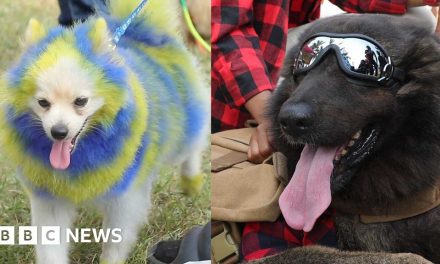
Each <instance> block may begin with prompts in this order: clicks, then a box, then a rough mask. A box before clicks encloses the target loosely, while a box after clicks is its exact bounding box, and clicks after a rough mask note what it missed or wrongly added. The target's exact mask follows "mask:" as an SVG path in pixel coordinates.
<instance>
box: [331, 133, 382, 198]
mask: <svg viewBox="0 0 440 264" xmlns="http://www.w3.org/2000/svg"><path fill="white" fill-rule="evenodd" d="M379 134H380V129H379V128H378V127H376V126H373V125H370V126H367V127H365V128H364V129H362V130H359V131H358V132H356V133H355V134H354V135H353V137H352V138H351V139H350V140H349V141H348V142H347V143H346V144H345V145H343V146H340V147H339V148H338V149H337V151H336V154H335V157H334V159H333V165H334V168H333V172H332V175H331V179H330V181H331V185H330V186H331V192H332V193H333V194H334V193H336V192H338V191H339V190H341V189H342V188H343V187H344V186H345V185H346V184H347V183H348V182H349V181H350V180H351V178H352V176H353V174H354V173H355V172H356V169H357V167H358V166H359V165H360V164H361V163H362V161H364V160H365V159H366V158H367V157H368V156H369V155H370V154H371V153H372V152H373V150H374V147H375V146H376V143H377V139H378V136H379Z"/></svg>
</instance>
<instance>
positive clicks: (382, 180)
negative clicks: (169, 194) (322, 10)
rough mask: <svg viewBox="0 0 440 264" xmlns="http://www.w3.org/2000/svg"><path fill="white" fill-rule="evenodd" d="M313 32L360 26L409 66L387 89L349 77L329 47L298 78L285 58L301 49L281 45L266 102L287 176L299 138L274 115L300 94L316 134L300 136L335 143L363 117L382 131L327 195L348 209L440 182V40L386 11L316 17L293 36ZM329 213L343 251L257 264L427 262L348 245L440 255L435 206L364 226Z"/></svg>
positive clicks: (383, 204) (384, 202)
mask: <svg viewBox="0 0 440 264" xmlns="http://www.w3.org/2000/svg"><path fill="white" fill-rule="evenodd" d="M318 32H333V33H360V34H364V35H367V36H369V37H371V38H373V39H375V40H377V41H378V42H379V43H380V44H381V45H382V46H383V47H384V48H385V50H386V51H387V52H388V54H389V55H390V56H391V58H392V60H393V62H394V65H395V66H397V67H399V68H401V69H403V70H405V71H406V78H407V79H406V83H405V84H403V85H400V87H398V88H399V90H398V91H397V93H393V92H392V91H390V89H389V88H387V87H368V86H363V85H362V84H359V83H353V82H352V81H350V80H349V78H348V77H347V76H346V75H344V74H343V72H342V71H341V70H340V69H339V67H338V65H337V60H336V57H335V56H334V55H332V54H331V55H329V56H327V58H326V59H325V60H323V61H322V63H320V64H319V65H318V66H317V67H315V68H313V69H312V70H311V71H309V72H308V73H307V74H306V75H305V76H303V77H302V78H300V79H299V80H296V81H294V79H293V78H292V71H291V65H292V63H293V59H294V57H295V56H296V55H297V53H298V51H299V48H300V47H299V46H298V45H296V46H294V47H293V48H292V49H291V50H290V51H288V53H287V56H286V59H285V65H284V68H283V72H282V77H283V78H284V80H283V81H282V82H281V84H280V85H279V87H278V88H277V89H276V91H275V93H274V96H273V99H272V101H271V103H270V110H269V112H270V118H271V120H275V122H274V124H273V133H274V137H273V138H274V139H275V140H276V142H275V145H276V147H277V148H278V150H280V151H281V152H284V153H285V154H286V155H287V156H288V157H289V162H290V163H289V167H290V168H289V171H290V175H292V173H293V170H294V168H295V164H296V161H297V160H298V157H299V153H300V151H301V149H302V146H301V145H300V144H295V142H293V144H292V141H294V139H293V140H292V139H289V137H288V136H287V137H286V135H284V133H283V132H282V130H281V129H280V125H279V124H278V122H276V120H278V114H279V112H280V109H281V107H282V106H283V104H289V103H292V102H303V101H306V102H308V103H309V104H312V105H313V108H314V111H315V113H317V116H316V117H315V119H316V120H315V122H314V127H313V131H312V133H313V137H312V140H313V142H311V139H310V137H309V136H310V135H305V136H304V138H300V139H299V141H300V142H306V143H312V144H314V145H320V146H321V145H322V146H335V145H341V144H343V143H344V142H345V141H347V140H349V139H350V138H351V136H352V135H353V134H354V133H355V132H356V131H358V130H359V129H362V128H363V127H365V126H366V125H367V124H371V123H373V124H376V125H378V126H379V127H380V129H381V134H380V135H379V140H378V144H377V146H376V150H375V151H374V153H372V154H371V155H370V156H369V157H368V158H367V159H366V160H364V161H363V162H362V163H361V164H360V165H359V166H358V168H357V172H356V173H355V174H354V175H353V177H352V178H351V180H350V181H349V182H348V183H345V184H344V186H343V188H342V189H341V190H339V191H337V192H335V193H333V195H332V197H333V202H335V201H336V202H337V203H338V204H342V205H344V206H345V207H347V208H350V209H351V210H359V211H363V212H371V213H376V214H377V213H384V214H385V213H386V211H387V208H390V207H393V206H394V205H396V204H397V203H399V202H400V201H402V199H405V198H411V196H412V195H414V194H415V193H417V192H420V191H423V190H425V189H429V188H431V187H432V186H434V185H438V184H440V97H439V96H440V41H439V39H437V38H436V37H435V36H434V35H433V34H432V33H431V32H430V31H429V29H428V28H427V27H426V25H424V24H420V23H419V21H417V20H412V19H403V18H399V17H392V16H387V15H341V16H337V17H331V18H328V19H323V20H319V21H317V22H315V23H314V24H313V25H311V27H310V28H309V29H308V30H306V32H304V33H303V34H302V35H301V37H300V41H299V43H300V44H302V43H303V42H304V41H305V40H306V39H307V38H308V37H310V36H311V35H312V34H315V33H318ZM308 137H309V138H308ZM332 177H333V176H332ZM332 184H333V183H332ZM332 187H334V186H332ZM335 220H336V227H337V234H338V244H339V249H341V250H343V251H338V252H333V253H332V252H329V251H328V250H326V249H322V248H315V247H310V248H304V249H293V250H289V251H287V252H285V253H283V254H281V255H279V256H276V257H273V258H269V259H267V260H264V261H263V262H267V263H426V262H425V261H424V260H423V259H422V258H420V257H418V256H416V255H405V256H401V255H395V254H385V255H384V254H382V253H380V257H379V258H378V255H376V254H379V253H358V254H357V253H356V254H355V255H356V256H358V257H359V258H357V257H354V256H353V254H354V253H348V252H344V251H368V252H379V251H382V252H390V253H414V254H417V255H420V256H423V257H424V258H426V259H428V260H430V261H432V262H434V263H440V207H437V208H435V209H433V210H431V211H429V212H428V213H424V214H422V215H418V216H416V217H411V218H407V219H404V220H399V221H394V222H388V223H378V224H363V223H360V222H359V221H358V220H357V218H356V217H355V216H352V215H346V214H345V215H344V214H338V216H337V217H336V218H335ZM312 255H313V257H311V256H312ZM304 256H309V257H304ZM400 257H401V258H400ZM300 259H301V260H300ZM350 261H351V262H350ZM365 261H370V262H365ZM405 261H406V262H405Z"/></svg>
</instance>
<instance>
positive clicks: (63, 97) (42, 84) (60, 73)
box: [29, 57, 104, 139]
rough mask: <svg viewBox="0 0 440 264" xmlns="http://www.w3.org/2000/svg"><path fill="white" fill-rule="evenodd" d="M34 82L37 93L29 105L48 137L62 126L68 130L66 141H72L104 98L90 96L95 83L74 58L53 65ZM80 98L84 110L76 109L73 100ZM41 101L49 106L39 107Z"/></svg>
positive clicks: (64, 59) (65, 58) (81, 108)
mask: <svg viewBox="0 0 440 264" xmlns="http://www.w3.org/2000/svg"><path fill="white" fill-rule="evenodd" d="M36 79H37V90H36V93H35V96H34V98H33V99H32V100H31V101H30V102H29V106H30V107H31V109H32V110H33V112H34V113H35V114H36V115H37V116H38V117H39V119H40V120H41V122H42V124H43V127H44V130H45V132H46V134H47V136H48V137H49V138H52V135H51V133H50V130H51V128H52V127H53V126H54V125H56V124H63V125H65V126H67V128H68V130H69V133H68V135H67V137H66V139H72V138H73V137H75V136H76V135H77V134H78V132H79V131H80V130H81V128H82V126H83V125H84V122H85V121H86V119H87V117H88V116H91V115H92V114H93V113H95V112H96V111H97V110H98V109H99V108H100V107H101V106H102V105H103V104H104V99H103V98H100V97H97V96H96V95H95V94H94V93H93V87H94V85H95V80H93V79H92V77H91V75H90V73H89V72H88V71H87V70H85V69H83V68H82V67H81V66H80V65H79V63H78V62H77V61H76V60H75V59H73V58H69V57H63V58H61V59H60V60H59V61H58V62H57V63H56V64H55V65H54V66H52V67H50V68H49V69H47V70H44V71H42V72H41V73H40V74H39V75H38V76H37V78H36ZM81 97H85V98H88V102H87V104H86V105H85V106H83V107H78V106H75V105H74V101H75V99H76V98H81ZM40 99H45V100H47V101H48V102H49V103H50V107H49V108H43V107H41V106H40V105H39V104H38V100H40Z"/></svg>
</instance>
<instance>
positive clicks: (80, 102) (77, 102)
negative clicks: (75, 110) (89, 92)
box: [73, 97, 89, 106]
mask: <svg viewBox="0 0 440 264" xmlns="http://www.w3.org/2000/svg"><path fill="white" fill-rule="evenodd" d="M88 101H89V99H88V98H86V97H78V98H76V99H75V101H74V102H73V103H74V104H75V105H76V106H85V105H86V104H87V102H88Z"/></svg>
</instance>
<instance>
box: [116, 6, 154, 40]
mask: <svg viewBox="0 0 440 264" xmlns="http://www.w3.org/2000/svg"><path fill="white" fill-rule="evenodd" d="M147 1H148V0H142V1H141V2H140V3H139V5H138V6H137V7H136V9H135V10H134V11H133V12H132V13H131V14H130V16H129V17H128V18H127V19H126V20H125V21H124V23H122V25H120V26H119V27H118V28H116V30H115V33H114V34H113V45H114V46H116V45H117V44H118V42H119V40H120V39H121V37H122V36H123V35H124V34H125V31H126V30H127V28H128V27H129V26H130V24H131V23H132V22H133V20H134V19H135V18H136V16H137V15H138V14H139V12H141V10H142V8H143V7H144V6H145V4H146V3H147Z"/></svg>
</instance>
